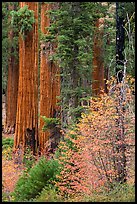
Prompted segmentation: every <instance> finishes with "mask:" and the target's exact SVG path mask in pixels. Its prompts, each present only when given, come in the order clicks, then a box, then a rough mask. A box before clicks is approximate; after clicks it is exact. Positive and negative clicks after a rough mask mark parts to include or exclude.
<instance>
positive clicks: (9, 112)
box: [4, 4, 19, 134]
mask: <svg viewBox="0 0 137 204" xmlns="http://www.w3.org/2000/svg"><path fill="white" fill-rule="evenodd" d="M14 9H15V5H10V4H9V10H14ZM14 35H15V33H14V31H13V30H10V32H9V41H10V44H11V45H12V46H10V48H9V53H10V55H9V65H8V85H7V94H6V95H7V97H6V123H5V127H4V132H5V133H9V134H10V133H14V131H15V123H16V110H17V94H18V77H19V63H18V59H17V58H16V57H15V52H18V47H17V48H14V45H13V38H14Z"/></svg>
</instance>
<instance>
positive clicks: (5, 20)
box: [2, 2, 19, 91]
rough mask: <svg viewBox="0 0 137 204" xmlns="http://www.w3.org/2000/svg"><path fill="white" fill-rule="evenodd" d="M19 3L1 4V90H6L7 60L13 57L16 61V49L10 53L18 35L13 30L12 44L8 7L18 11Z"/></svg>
mask: <svg viewBox="0 0 137 204" xmlns="http://www.w3.org/2000/svg"><path fill="white" fill-rule="evenodd" d="M18 4H19V2H3V3H2V88H3V90H5V91H6V89H7V77H8V63H9V61H8V58H9V56H14V57H15V58H16V59H17V60H18V53H17V52H16V49H14V51H13V52H12V53H11V52H10V51H9V50H10V49H11V48H17V47H18V34H17V33H16V28H14V36H13V39H12V42H11V41H10V40H9V36H8V35H9V31H10V30H11V22H10V17H11V16H10V10H9V6H14V10H15V11H16V10H17V9H18Z"/></svg>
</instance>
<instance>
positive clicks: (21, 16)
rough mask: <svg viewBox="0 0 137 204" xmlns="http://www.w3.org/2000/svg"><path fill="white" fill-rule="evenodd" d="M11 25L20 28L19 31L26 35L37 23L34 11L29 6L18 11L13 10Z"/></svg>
mask: <svg viewBox="0 0 137 204" xmlns="http://www.w3.org/2000/svg"><path fill="white" fill-rule="evenodd" d="M11 16H12V19H11V25H12V26H13V28H14V27H15V28H18V31H19V33H20V34H21V35H22V36H23V37H25V36H26V35H27V33H28V32H29V31H31V30H32V26H33V24H34V23H35V18H34V11H32V10H29V9H28V6H27V5H25V6H24V7H22V8H20V9H19V10H18V11H11Z"/></svg>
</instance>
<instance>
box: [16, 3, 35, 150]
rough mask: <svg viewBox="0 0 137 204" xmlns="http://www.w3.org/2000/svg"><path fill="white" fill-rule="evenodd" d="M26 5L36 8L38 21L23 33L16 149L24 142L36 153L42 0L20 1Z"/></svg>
mask: <svg viewBox="0 0 137 204" xmlns="http://www.w3.org/2000/svg"><path fill="white" fill-rule="evenodd" d="M26 5H27V6H28V9H29V10H32V11H33V13H34V18H35V23H32V29H31V30H29V31H28V30H24V32H23V34H25V36H22V35H21V34H20V36H19V86H18V101H17V115H16V129H15V136H14V137H15V138H14V148H15V149H16V148H18V147H20V145H23V147H25V146H26V145H27V144H28V143H29V144H28V145H31V146H33V152H35V150H36V147H37V142H38V79H37V78H38V2H20V7H21V8H23V7H24V6H26ZM24 8H25V9H26V7H24ZM25 9H24V10H23V12H24V13H23V12H22V13H23V15H22V18H21V19H20V21H19V22H20V24H21V22H22V23H23V18H25V15H26V19H27V20H29V17H30V13H29V12H28V10H25ZM25 11H26V13H25ZM25 22H26V21H25ZM24 26H26V24H24ZM23 28H24V27H23ZM28 136H29V137H31V138H30V141H27V140H28V138H27V137H28Z"/></svg>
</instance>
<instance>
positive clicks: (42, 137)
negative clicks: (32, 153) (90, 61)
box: [39, 2, 60, 152]
mask: <svg viewBox="0 0 137 204" xmlns="http://www.w3.org/2000/svg"><path fill="white" fill-rule="evenodd" d="M49 9H51V5H50V4H45V3H44V2H43V3H42V5H41V31H42V33H43V34H45V35H46V34H47V33H48V31H47V29H46V27H48V26H49V25H50V19H49V17H48V15H47V14H46V12H47V11H48V10H49ZM54 49H55V45H53V44H52V45H51V43H50V42H44V41H41V65H40V116H46V117H47V118H53V117H56V112H57V109H58V107H57V105H56V103H57V98H56V96H58V95H60V77H59V75H58V76H56V75H57V74H59V67H58V66H57V65H55V64H54V62H53V61H50V60H49V55H50V54H51V52H54ZM43 125H44V122H43V119H42V118H40V127H39V129H40V130H39V131H40V132H39V145H40V151H41V152H42V150H43V149H44V146H45V144H46V142H47V141H48V139H49V137H50V133H49V132H48V131H45V132H43V131H42V127H43Z"/></svg>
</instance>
